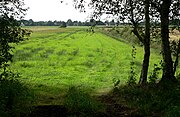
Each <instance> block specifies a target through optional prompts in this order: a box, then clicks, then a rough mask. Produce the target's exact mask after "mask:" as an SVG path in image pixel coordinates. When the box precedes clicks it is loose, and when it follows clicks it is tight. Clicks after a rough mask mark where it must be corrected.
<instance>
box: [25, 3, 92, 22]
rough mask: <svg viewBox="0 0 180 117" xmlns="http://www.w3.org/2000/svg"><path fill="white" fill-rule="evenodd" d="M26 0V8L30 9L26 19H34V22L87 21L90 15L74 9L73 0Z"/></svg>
mask: <svg viewBox="0 0 180 117" xmlns="http://www.w3.org/2000/svg"><path fill="white" fill-rule="evenodd" d="M60 1H61V0H24V2H25V4H26V7H29V10H28V11H27V15H26V16H25V19H27V20H28V19H33V20H34V21H48V20H52V21H54V20H58V21H59V20H61V21H67V20H68V19H72V20H73V21H75V20H78V21H85V20H86V19H87V18H88V16H89V13H90V11H89V10H88V13H80V12H79V10H76V9H75V8H74V7H73V3H72V1H73V0H64V1H65V2H63V3H61V2H60Z"/></svg>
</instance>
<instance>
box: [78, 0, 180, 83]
mask: <svg viewBox="0 0 180 117" xmlns="http://www.w3.org/2000/svg"><path fill="white" fill-rule="evenodd" d="M75 1H76V3H77V1H78V0H75ZM83 2H84V0H81V1H79V3H80V5H81V6H82V4H83ZM90 5H91V6H93V7H94V16H96V17H97V16H101V15H102V14H113V15H117V16H118V17H119V18H120V19H121V20H122V21H127V20H128V21H130V22H131V24H132V25H133V33H134V34H135V35H136V36H137V37H138V39H139V40H140V41H141V42H142V43H143V45H144V60H143V65H142V70H141V77H140V81H139V83H140V84H145V83H146V82H147V73H148V66H149V56H150V35H152V34H153V33H154V32H152V33H150V31H153V30H150V28H151V27H150V26H152V24H150V21H152V22H154V21H158V22H160V30H161V40H162V56H163V74H162V81H165V82H167V81H176V78H175V77H174V71H173V61H172V57H171V51H170V43H169V19H173V20H174V19H178V18H179V16H180V7H179V6H180V1H179V0H91V3H90ZM149 15H150V17H151V19H150V17H149ZM141 21H145V28H143V27H140V26H139V22H141ZM158 28H159V27H158ZM158 28H156V30H158Z"/></svg>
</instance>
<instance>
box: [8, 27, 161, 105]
mask: <svg viewBox="0 0 180 117" xmlns="http://www.w3.org/2000/svg"><path fill="white" fill-rule="evenodd" d="M26 28H27V29H30V30H32V31H33V33H32V35H31V37H30V39H29V40H27V41H24V42H22V43H21V44H19V45H16V49H15V51H14V58H13V60H14V62H13V63H12V65H11V68H12V69H13V70H14V71H16V72H18V73H20V75H21V78H20V79H19V80H20V81H21V82H23V83H25V84H27V85H28V86H29V87H30V88H32V89H33V90H34V92H35V94H36V97H37V104H61V103H62V101H63V96H64V94H65V93H66V92H67V90H68V89H69V87H72V86H76V87H78V88H80V89H82V90H84V91H86V92H89V93H91V94H93V95H96V94H102V93H106V92H107V91H109V90H110V89H111V88H113V82H114V81H117V80H118V79H119V80H120V84H124V83H126V81H127V79H128V76H129V73H130V62H131V60H132V57H131V51H132V45H129V44H127V43H123V42H119V41H117V40H115V39H113V38H111V37H108V36H105V35H103V34H101V33H99V32H95V33H94V34H93V33H90V32H87V31H86V30H87V29H86V28H85V27H84V28H75V27H74V28H58V27H26ZM136 52H137V55H136V61H135V65H136V73H137V74H138V75H139V73H140V70H141V62H142V58H143V48H142V47H137V51H136ZM160 59H161V56H160V55H159V53H155V51H154V50H152V55H151V63H150V72H151V71H152V70H153V65H154V63H159V62H160ZM138 77H139V76H137V78H138Z"/></svg>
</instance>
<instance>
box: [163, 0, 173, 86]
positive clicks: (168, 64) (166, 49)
mask: <svg viewBox="0 0 180 117" xmlns="http://www.w3.org/2000/svg"><path fill="white" fill-rule="evenodd" d="M170 5H171V0H163V3H162V5H161V40H162V56H163V74H162V79H161V82H163V83H167V82H168V81H176V79H175V77H174V74H173V61H172V57H171V50H170V42H169V12H170V11H169V9H170Z"/></svg>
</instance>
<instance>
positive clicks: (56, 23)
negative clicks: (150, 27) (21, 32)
mask: <svg viewBox="0 0 180 117" xmlns="http://www.w3.org/2000/svg"><path fill="white" fill-rule="evenodd" d="M92 21H95V20H93V19H90V20H89V21H85V22H81V21H72V20H71V19H68V20H67V21H66V22H65V21H33V20H32V19H30V20H21V24H22V25H24V26H62V25H64V24H65V25H67V26H91V25H92ZM117 24H118V22H115V21H114V20H111V21H105V22H103V21H96V25H112V26H114V25H117Z"/></svg>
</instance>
